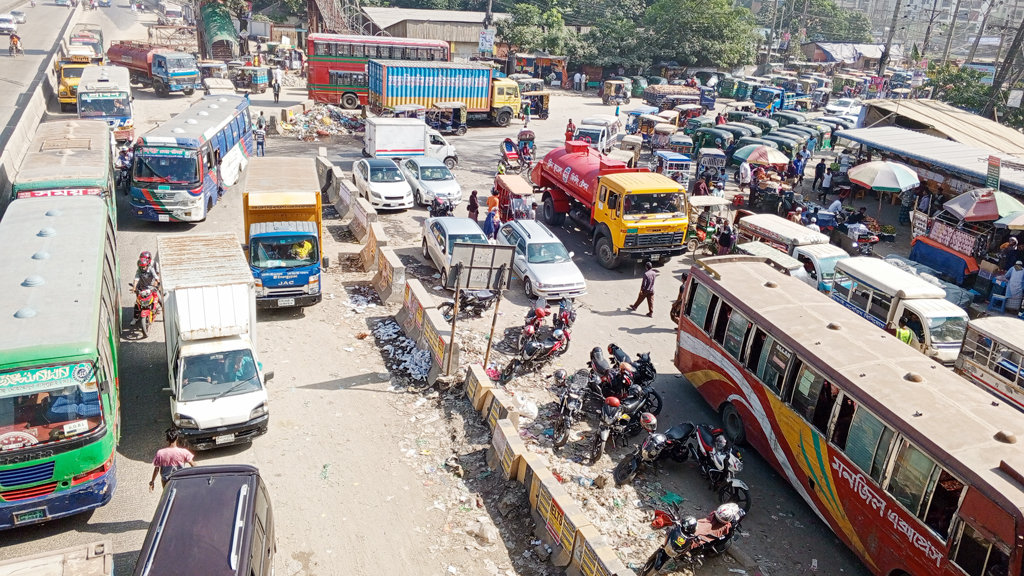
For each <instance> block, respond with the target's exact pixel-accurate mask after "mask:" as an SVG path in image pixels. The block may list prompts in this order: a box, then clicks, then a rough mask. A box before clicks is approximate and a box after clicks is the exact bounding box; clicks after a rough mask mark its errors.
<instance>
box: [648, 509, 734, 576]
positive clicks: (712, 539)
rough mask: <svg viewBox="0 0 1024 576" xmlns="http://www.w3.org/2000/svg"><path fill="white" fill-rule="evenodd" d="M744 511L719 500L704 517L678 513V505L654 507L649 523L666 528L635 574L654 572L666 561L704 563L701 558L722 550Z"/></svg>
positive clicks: (724, 548) (719, 553) (659, 570)
mask: <svg viewBox="0 0 1024 576" xmlns="http://www.w3.org/2000/svg"><path fill="white" fill-rule="evenodd" d="M743 515H744V513H743V511H742V510H740V509H739V507H738V506H736V505H735V504H722V505H721V506H719V507H718V508H717V509H716V510H715V511H714V512H712V513H711V514H709V515H708V517H707V518H702V519H700V520H697V519H696V518H694V517H693V516H685V517H680V515H679V512H678V509H677V510H676V512H675V513H674V514H673V513H670V512H665V511H663V510H657V511H655V513H654V521H653V522H652V523H651V527H653V528H655V529H660V528H667V529H668V532H667V533H666V534H665V542H664V544H662V546H661V547H660V548H658V549H657V550H655V551H654V553H652V554H651V557H650V558H648V559H647V562H646V563H645V564H644V566H643V568H641V569H640V572H638V573H637V576H654V575H655V574H658V573H659V572H661V570H662V569H664V568H665V567H666V565H667V564H668V563H669V561H672V560H675V561H676V562H679V561H682V562H686V563H688V564H696V565H698V566H700V565H701V564H703V560H704V558H711V557H714V556H719V555H721V554H723V553H725V551H726V550H728V549H729V547H730V546H732V541H733V539H734V538H735V537H736V534H737V533H738V532H739V531H740V522H741V521H742V519H743Z"/></svg>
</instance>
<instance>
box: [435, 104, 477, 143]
mask: <svg viewBox="0 0 1024 576" xmlns="http://www.w3.org/2000/svg"><path fill="white" fill-rule="evenodd" d="M467 116H468V114H467V111H466V104H465V103H463V102H435V103H434V105H433V107H431V109H430V110H429V111H428V112H427V114H426V122H427V125H428V126H430V127H431V128H433V129H434V130H437V131H438V132H441V133H442V134H455V135H457V136H462V135H464V134H465V133H466V130H467V126H466V117H467Z"/></svg>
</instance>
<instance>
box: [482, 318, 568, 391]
mask: <svg viewBox="0 0 1024 576" xmlns="http://www.w3.org/2000/svg"><path fill="white" fill-rule="evenodd" d="M569 338H570V335H569V331H568V330H555V331H554V333H553V334H551V336H549V337H548V338H546V339H545V340H544V341H543V342H533V341H531V342H527V343H526V344H525V345H524V346H523V347H522V349H521V350H520V351H519V355H518V356H516V357H515V358H513V359H512V360H509V363H508V364H506V365H505V367H504V368H503V369H502V370H501V376H499V377H498V381H499V382H501V384H502V385H505V384H508V383H509V382H511V381H512V379H513V378H515V377H516V373H517V372H518V371H519V369H520V368H527V369H528V370H536V369H538V368H540V367H541V365H543V364H544V363H546V362H548V361H549V360H551V359H552V358H554V357H555V356H561V355H562V354H565V351H566V350H568V349H569Z"/></svg>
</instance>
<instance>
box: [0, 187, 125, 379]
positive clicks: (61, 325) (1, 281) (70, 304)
mask: <svg viewBox="0 0 1024 576" xmlns="http://www.w3.org/2000/svg"><path fill="white" fill-rule="evenodd" d="M108 217H109V213H108V211H107V205H106V203H105V202H103V201H102V200H100V199H98V198H96V197H92V196H70V197H68V196H62V197H49V198H36V199H32V200H30V201H23V202H12V203H11V204H10V205H9V206H8V207H7V212H6V213H5V214H4V217H3V220H2V221H0V245H3V246H5V248H4V250H0V270H3V273H2V274H0V367H16V366H22V365H27V364H28V363H32V362H34V361H35V362H37V363H49V362H60V361H64V360H70V359H72V358H73V357H75V356H80V355H82V354H84V353H88V351H89V350H94V349H95V347H96V338H97V335H98V333H97V329H96V326H97V324H98V322H99V310H100V293H101V292H102V289H101V283H102V278H103V274H102V271H103V246H104V235H105V234H106V219H107V218H108ZM115 337H117V335H116V334H115Z"/></svg>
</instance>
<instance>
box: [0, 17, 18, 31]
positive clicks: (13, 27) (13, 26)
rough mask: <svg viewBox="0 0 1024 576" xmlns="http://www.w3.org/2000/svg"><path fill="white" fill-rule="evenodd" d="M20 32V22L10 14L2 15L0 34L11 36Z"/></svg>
mask: <svg viewBox="0 0 1024 576" xmlns="http://www.w3.org/2000/svg"><path fill="white" fill-rule="evenodd" d="M17 33H18V23H17V21H15V19H14V16H11V15H10V14H3V15H0V34H5V35H7V36H10V35H11V34H17Z"/></svg>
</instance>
